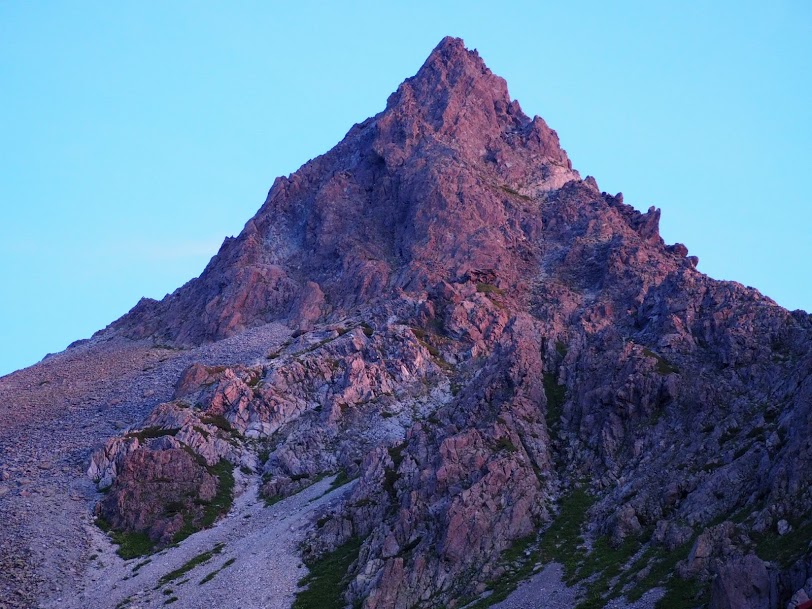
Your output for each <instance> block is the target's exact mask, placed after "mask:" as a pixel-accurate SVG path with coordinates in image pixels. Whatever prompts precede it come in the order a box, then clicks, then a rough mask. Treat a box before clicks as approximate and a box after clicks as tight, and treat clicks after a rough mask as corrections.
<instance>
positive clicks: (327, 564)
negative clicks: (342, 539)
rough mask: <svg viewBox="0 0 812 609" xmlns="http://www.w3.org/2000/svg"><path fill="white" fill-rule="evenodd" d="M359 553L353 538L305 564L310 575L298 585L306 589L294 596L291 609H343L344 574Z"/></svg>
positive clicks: (347, 581)
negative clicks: (314, 560) (312, 561)
mask: <svg viewBox="0 0 812 609" xmlns="http://www.w3.org/2000/svg"><path fill="white" fill-rule="evenodd" d="M360 551H361V539H359V538H358V537H353V538H352V539H350V540H349V541H348V542H347V543H345V544H344V545H342V546H339V547H338V548H336V550H335V551H333V552H331V553H329V554H326V555H324V556H322V557H321V558H320V559H319V560H317V561H316V562H314V563H312V564H309V565H308V568H309V569H310V573H308V574H307V575H306V576H305V577H303V578H302V579H301V580H300V581H299V586H300V587H302V586H307V587H306V588H305V589H304V590H302V591H301V592H299V593H298V594H297V595H296V600H295V601H294V602H293V609H344V606H345V603H344V598H343V596H344V590H346V588H347V584H348V583H349V578H348V576H347V571H349V568H350V566H351V565H352V563H353V562H355V561H356V560H357V559H358V553H359V552H360Z"/></svg>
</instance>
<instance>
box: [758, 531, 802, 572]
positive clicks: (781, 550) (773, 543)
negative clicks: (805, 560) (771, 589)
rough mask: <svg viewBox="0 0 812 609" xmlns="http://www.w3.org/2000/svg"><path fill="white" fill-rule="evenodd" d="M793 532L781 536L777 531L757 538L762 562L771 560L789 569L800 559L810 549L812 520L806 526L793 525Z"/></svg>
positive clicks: (768, 532)
mask: <svg viewBox="0 0 812 609" xmlns="http://www.w3.org/2000/svg"><path fill="white" fill-rule="evenodd" d="M792 525H793V530H792V531H791V532H790V533H788V534H787V535H783V536H782V535H779V534H778V533H777V532H776V531H775V529H770V530H768V531H767V532H766V533H764V534H762V535H760V536H759V537H757V538H756V540H755V541H756V554H757V555H758V557H759V558H761V559H762V560H769V561H771V562H774V563H776V564H777V565H778V566H779V567H781V568H788V567H790V566H791V565H792V563H793V562H795V560H797V559H798V558H800V557H801V556H802V555H803V554H804V553H805V552H806V550H807V548H808V547H809V540H810V539H812V520H810V521H808V522H807V523H806V524H800V525H797V524H796V523H792Z"/></svg>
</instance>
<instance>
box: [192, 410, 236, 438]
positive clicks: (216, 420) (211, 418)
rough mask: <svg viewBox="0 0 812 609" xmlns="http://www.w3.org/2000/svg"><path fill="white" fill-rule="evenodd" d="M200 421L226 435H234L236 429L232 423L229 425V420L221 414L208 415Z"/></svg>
mask: <svg viewBox="0 0 812 609" xmlns="http://www.w3.org/2000/svg"><path fill="white" fill-rule="evenodd" d="M200 421H201V422H203V423H206V424H207V425H213V426H214V427H216V428H217V429H219V430H221V431H224V432H225V433H228V434H231V433H234V428H233V427H232V426H231V423H229V422H228V419H226V418H225V417H224V416H223V415H221V414H207V415H204V416H202V417H200Z"/></svg>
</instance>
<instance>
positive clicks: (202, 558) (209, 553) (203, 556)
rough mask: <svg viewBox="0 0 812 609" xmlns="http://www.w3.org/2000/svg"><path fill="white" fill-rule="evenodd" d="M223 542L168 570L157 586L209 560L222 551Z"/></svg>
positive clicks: (181, 575)
mask: <svg viewBox="0 0 812 609" xmlns="http://www.w3.org/2000/svg"><path fill="white" fill-rule="evenodd" d="M223 547H224V544H222V543H218V544H217V545H215V546H214V547H213V548H212V549H211V550H206V551H205V552H201V553H200V554H198V555H197V556H195V557H194V558H192V559H190V560H188V561H187V562H186V563H184V564H183V566H181V567H178V568H177V569H175V570H174V571H170V572H169V573H167V574H166V575H164V576H163V577H161V579H159V580H158V588H160V587H161V586H163V585H164V584H168V583H169V582H171V581H174V580H176V579H178V578H180V577H183V576H184V575H186V574H187V573H188V572H189V571H191V570H192V569H194V568H195V567H197V566H198V565H202V564H203V563H207V562H209V561H210V560H211V559H212V558H214V557H215V556H216V555H218V554H220V552H222V551H223Z"/></svg>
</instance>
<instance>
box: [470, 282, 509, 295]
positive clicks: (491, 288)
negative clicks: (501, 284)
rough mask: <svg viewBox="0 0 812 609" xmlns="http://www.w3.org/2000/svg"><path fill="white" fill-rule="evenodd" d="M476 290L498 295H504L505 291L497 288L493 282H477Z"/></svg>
mask: <svg viewBox="0 0 812 609" xmlns="http://www.w3.org/2000/svg"><path fill="white" fill-rule="evenodd" d="M476 291H477V292H479V293H480V294H496V295H497V296H504V295H505V291H504V290H501V289H499V288H497V287H496V286H495V285H493V284H492V283H481V282H480V283H477V284H476Z"/></svg>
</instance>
